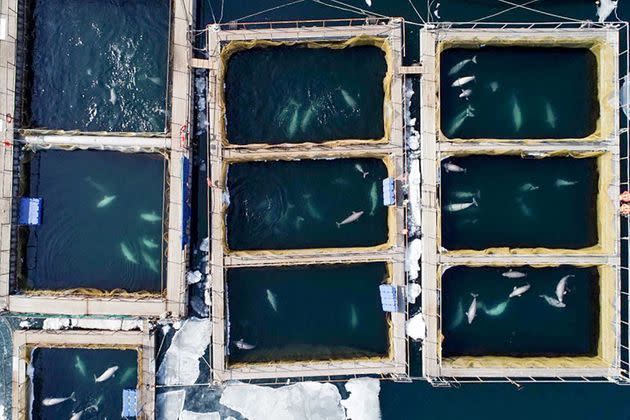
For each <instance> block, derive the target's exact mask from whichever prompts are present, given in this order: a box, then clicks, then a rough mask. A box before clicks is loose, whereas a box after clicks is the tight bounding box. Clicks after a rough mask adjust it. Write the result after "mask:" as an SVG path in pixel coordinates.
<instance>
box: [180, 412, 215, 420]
mask: <svg viewBox="0 0 630 420" xmlns="http://www.w3.org/2000/svg"><path fill="white" fill-rule="evenodd" d="M179 420H221V415H220V414H219V413H218V412H216V411H215V412H212V413H195V412H194V411H188V410H184V411H182V414H181V415H180V416H179Z"/></svg>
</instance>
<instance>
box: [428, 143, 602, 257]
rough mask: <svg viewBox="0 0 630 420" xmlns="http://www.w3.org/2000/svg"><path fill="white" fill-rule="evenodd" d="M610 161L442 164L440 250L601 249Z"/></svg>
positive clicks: (516, 159) (492, 158) (459, 160)
mask: <svg viewBox="0 0 630 420" xmlns="http://www.w3.org/2000/svg"><path fill="white" fill-rule="evenodd" d="M604 156H605V155H601V156H600V157H599V158H598V157H583V158H575V157H568V156H564V157H562V156H560V157H545V158H523V157H520V156H516V155H468V156H459V155H458V156H451V157H449V158H447V159H445V160H443V161H442V162H441V190H440V199H441V210H442V211H441V245H442V246H443V247H444V248H446V249H447V250H484V249H488V248H500V247H509V248H555V249H571V250H577V249H584V248H589V247H595V246H597V245H598V244H601V243H603V242H604V241H605V239H606V237H608V236H610V234H611V233H610V232H607V231H606V229H605V227H606V226H607V217H608V214H607V213H606V212H605V211H604V210H605V209H606V208H607V207H606V202H607V201H606V200H607V196H606V194H605V193H604V194H599V195H598V191H607V189H608V184H607V183H606V182H607V181H606V180H609V179H610V177H612V173H611V171H612V169H611V168H610V167H609V166H608V165H607V164H605V163H606V162H608V161H606V160H605V157H604ZM600 166H601V167H602V168H603V172H600ZM598 199H599V201H598ZM600 213H601V214H600ZM598 218H599V219H598ZM600 219H601V220H600Z"/></svg>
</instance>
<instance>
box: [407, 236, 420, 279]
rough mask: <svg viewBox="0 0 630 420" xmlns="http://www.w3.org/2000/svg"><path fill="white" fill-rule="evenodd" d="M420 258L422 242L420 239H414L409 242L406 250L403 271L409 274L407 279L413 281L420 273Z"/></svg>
mask: <svg viewBox="0 0 630 420" xmlns="http://www.w3.org/2000/svg"><path fill="white" fill-rule="evenodd" d="M421 256H422V241H421V240H420V239H414V240H412V241H411V242H409V246H408V248H407V260H406V261H405V262H406V267H405V269H406V270H407V272H408V273H409V278H410V279H411V280H415V279H417V278H418V272H419V271H420V257H421Z"/></svg>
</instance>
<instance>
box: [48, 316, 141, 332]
mask: <svg viewBox="0 0 630 420" xmlns="http://www.w3.org/2000/svg"><path fill="white" fill-rule="evenodd" d="M142 325H143V324H142V321H141V320H139V319H99V318H46V319H44V325H43V329H45V330H61V329H68V328H81V329H84V330H109V331H131V330H142Z"/></svg>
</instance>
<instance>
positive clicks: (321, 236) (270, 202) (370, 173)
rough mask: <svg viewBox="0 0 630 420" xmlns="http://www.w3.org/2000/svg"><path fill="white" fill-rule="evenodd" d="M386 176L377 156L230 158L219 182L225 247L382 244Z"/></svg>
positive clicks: (311, 246)
mask: <svg viewBox="0 0 630 420" xmlns="http://www.w3.org/2000/svg"><path fill="white" fill-rule="evenodd" d="M386 177H387V168H386V166H385V164H384V163H383V161H382V160H380V159H335V160H301V161H273V162H247V163H236V164H232V165H230V167H229V170H228V181H227V186H228V191H229V193H230V205H229V207H228V210H227V217H226V223H227V238H228V245H229V247H230V249H232V250H259V249H296V248H332V247H351V246H373V245H379V244H382V243H385V242H386V241H387V234H388V227H387V207H385V206H383V187H382V180H383V179H385V178H386ZM349 218H350V219H349Z"/></svg>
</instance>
